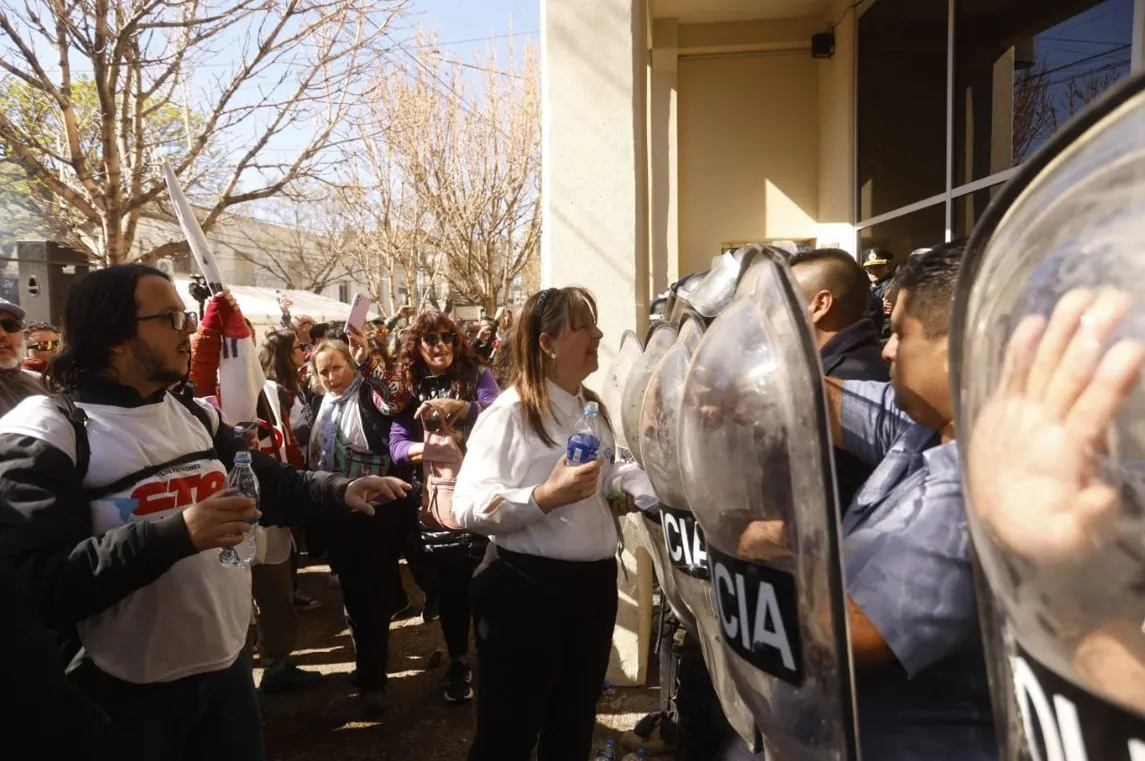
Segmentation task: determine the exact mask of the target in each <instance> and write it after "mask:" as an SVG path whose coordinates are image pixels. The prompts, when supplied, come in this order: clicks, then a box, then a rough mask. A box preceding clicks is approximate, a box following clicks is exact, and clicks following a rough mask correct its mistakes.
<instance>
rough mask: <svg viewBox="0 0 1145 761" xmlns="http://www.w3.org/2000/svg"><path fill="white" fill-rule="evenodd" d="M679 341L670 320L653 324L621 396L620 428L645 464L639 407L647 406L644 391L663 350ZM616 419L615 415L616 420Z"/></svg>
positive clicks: (633, 451) (633, 452)
mask: <svg viewBox="0 0 1145 761" xmlns="http://www.w3.org/2000/svg"><path fill="white" fill-rule="evenodd" d="M675 342H676V327H675V326H674V325H671V324H669V323H667V322H657V323H654V324H653V325H652V329H651V331H650V332H649V334H648V340H646V341H645V342H644V353H643V354H641V355H640V357H639V358H638V359H637V360H636V362H635V363H634V364H633V365H632V369H631V370H629V372H628V380H627V381H626V382H625V384H624V394H623V395H622V396H621V398H620V427H621V429H622V431H623V433H622V435H623V436H624V441H625V442H626V443H627V444H628V451H629V452H631V453H632V457H633V458H634V459H635V460H636V462H637V463H639V464H640V466H641V467H643V466H644V460H643V458H642V457H641V456H640V410H641V409H642V408H643V406H644V391H645V390H646V389H647V388H648V378H649V377H650V376H651V375H652V371H653V370H654V369H655V368H656V364H657V363H658V362H659V361H660V358H661V357H663V356H664V352H666V351H668V349H669V348H670V347H671V346H672V344H674V343H675ZM615 419H616V418H615V417H614V418H613V420H615Z"/></svg>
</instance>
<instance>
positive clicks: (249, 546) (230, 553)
mask: <svg viewBox="0 0 1145 761" xmlns="http://www.w3.org/2000/svg"><path fill="white" fill-rule="evenodd" d="M227 492H228V493H230V494H233V495H234V496H236V497H248V498H250V499H253V500H254V507H255V509H256V510H257V509H258V478H257V477H256V476H255V474H254V471H253V470H251V467H250V452H245V451H244V452H236V453H235V466H234V467H233V468H231V473H230V475H229V476H227ZM251 523H258V521H251ZM256 551H257V546H256V545H255V541H254V532H253V531H247V532H246V533H245V534H244V535H243V540H242V543H241V544H239V545H237V546H235V547H223V548H222V549H220V550H219V562H220V563H222V564H223V565H225V566H228V567H230V568H243V569H246V568H250V564H251V563H252V562H254V556H255V552H256Z"/></svg>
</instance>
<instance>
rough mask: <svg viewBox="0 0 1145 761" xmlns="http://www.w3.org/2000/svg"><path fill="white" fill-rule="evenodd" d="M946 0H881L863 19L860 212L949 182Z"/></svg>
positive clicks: (897, 203) (916, 197)
mask: <svg viewBox="0 0 1145 761" xmlns="http://www.w3.org/2000/svg"><path fill="white" fill-rule="evenodd" d="M948 29H949V18H948V13H947V2H946V0H878V2H876V3H875V4H874V5H872V6H871V8H870V10H868V11H867V12H866V13H864V14H863V15H862V17H861V18H860V19H859V64H858V65H859V72H858V75H859V79H858V93H857V96H858V165H859V166H858V169H859V177H858V182H859V187H858V194H857V197H858V199H859V201H858V202H859V210H858V212H859V219H860V220H863V219H870V218H871V217H875V216H878V215H879V214H884V213H886V212H888V211H893V210H894V209H897V208H900V207H902V206H906V205H908V204H911V203H914V202H916V201H921V200H922V199H924V198H929V197H931V196H933V195H937V194H939V193H942V192H943V191H945V189H946V72H947V44H946V43H947V35H948Z"/></svg>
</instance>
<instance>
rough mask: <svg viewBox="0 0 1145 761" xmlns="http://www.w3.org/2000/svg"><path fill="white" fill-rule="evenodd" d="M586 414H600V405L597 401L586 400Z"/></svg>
mask: <svg viewBox="0 0 1145 761" xmlns="http://www.w3.org/2000/svg"><path fill="white" fill-rule="evenodd" d="M584 414H586V415H599V414H600V405H599V404H597V403H596V402H585V404H584Z"/></svg>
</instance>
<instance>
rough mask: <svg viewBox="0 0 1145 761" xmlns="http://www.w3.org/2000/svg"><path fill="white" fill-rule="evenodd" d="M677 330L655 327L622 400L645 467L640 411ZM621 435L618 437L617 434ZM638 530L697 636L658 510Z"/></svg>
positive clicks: (633, 446)
mask: <svg viewBox="0 0 1145 761" xmlns="http://www.w3.org/2000/svg"><path fill="white" fill-rule="evenodd" d="M676 334H677V333H676V328H675V326H673V325H672V324H670V323H667V322H657V323H654V324H653V325H652V328H651V330H650V331H649V334H648V340H647V341H646V342H645V346H644V353H643V354H641V355H640V356H639V357H638V358H637V360H636V362H635V363H634V364H633V365H632V369H631V370H630V371H629V373H628V380H627V381H625V384H624V395H623V396H622V397H621V406H620V428H621V431H622V432H623V434H622V435H623V436H624V441H625V443H626V445H627V447H628V451H629V453H630V454H631V455H632V458H633V459H634V460H635V461H636V463H637V464H638V465H640V467H642V468H643V467H644V459H643V457H642V456H641V452H640V428H641V421H640V412H641V409H642V408H643V406H644V394H645V392H646V391H647V389H648V379H649V378H650V377H651V376H652V371H653V370H655V369H656V365H657V364H658V363H659V362H660V360H661V359H662V358H663V356H664V353H665V352H666V351H668V349H670V348H671V347H672V345H673V344H674V343H675V342H676ZM618 435H619V434H618ZM636 527H637V528H636V530H637V532H638V533H639V534H640V537H641V540H642V541H643V542H644V544H645V545H646V546H647V547H648V552H649V554H650V555H651V556H652V564H653V565H654V566H655V568H656V579H657V580H658V581H659V582H660V589H661V591H662V592H663V593H664V599H665V600H667V602H668V606H669V607H670V608H671V609H672V612H673V613H674V614H675V615H676V618H677V619H679V621H680V625H681V626H683V627H684V629H685V630H686V631H687V632H688V633H689V634H692V635H693V636H695V635H696V633H697V629H696V622H695V620H694V619H693V618H692V615H691V614H690V613H689V612H688V610H687V608H685V607H684V603H683V601H682V600H681V599H680V593H679V591H678V590H677V589H676V584H675V582H674V580H673V579H672V574H671V573H670V572H669V568H670V566H669V565H668V554H667V550H666V549H665V547H664V530H663V528H662V527H661V524H660V513H659V509H657V510H656V511H652V512H647V511H643V510H642V511H640V520H639V521H637V523H636Z"/></svg>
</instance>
